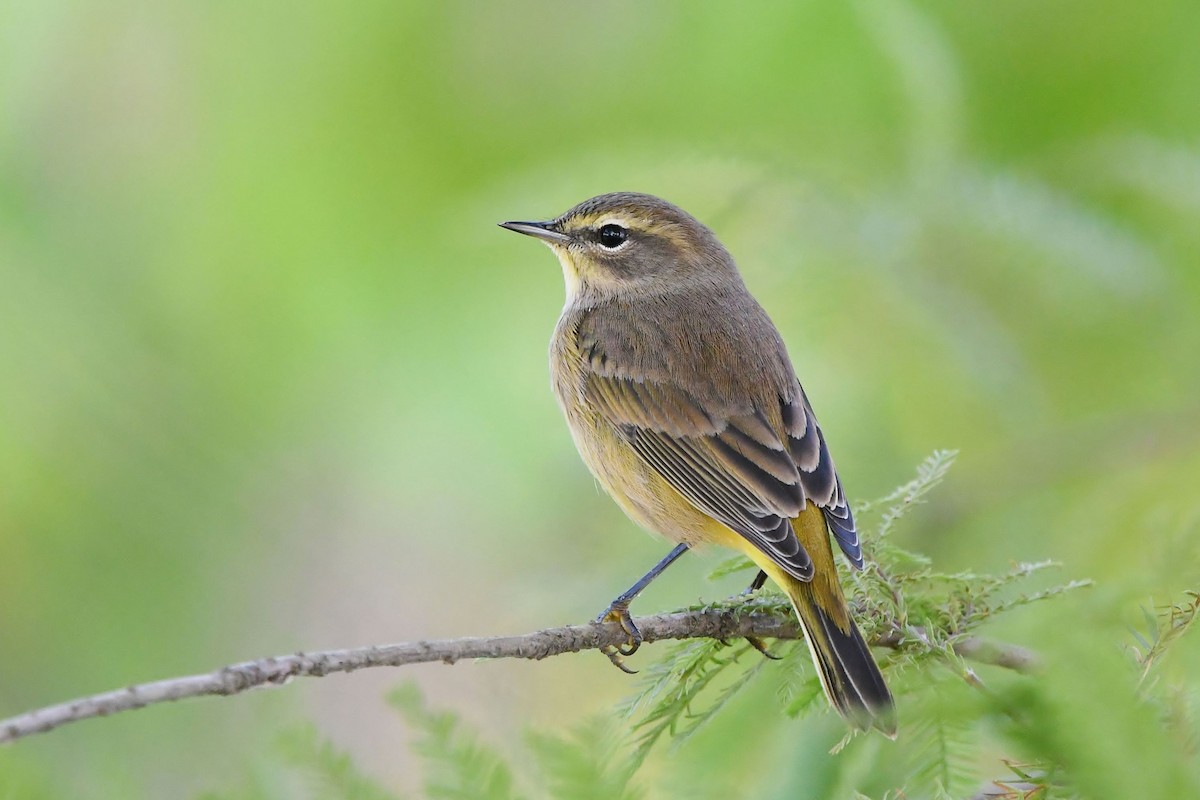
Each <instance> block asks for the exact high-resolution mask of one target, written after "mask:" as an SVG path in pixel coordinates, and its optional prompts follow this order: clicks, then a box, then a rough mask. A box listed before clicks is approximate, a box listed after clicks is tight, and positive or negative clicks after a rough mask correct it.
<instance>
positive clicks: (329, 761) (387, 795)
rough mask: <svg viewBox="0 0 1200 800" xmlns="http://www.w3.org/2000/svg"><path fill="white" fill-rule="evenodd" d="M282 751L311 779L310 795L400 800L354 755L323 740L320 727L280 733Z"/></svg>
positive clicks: (333, 798) (347, 799) (346, 799)
mask: <svg viewBox="0 0 1200 800" xmlns="http://www.w3.org/2000/svg"><path fill="white" fill-rule="evenodd" d="M279 751H280V753H281V755H282V756H283V759H284V761H285V762H286V763H287V764H290V765H292V766H294V767H295V768H296V769H297V770H299V771H300V773H301V774H302V775H303V776H304V777H305V778H306V779H307V781H306V782H308V783H309V784H310V786H309V793H308V796H309V797H314V798H316V797H320V798H329V799H330V800H399V796H398V795H395V794H392V793H391V792H388V791H387V790H385V789H384V788H383V787H381V786H379V785H378V784H376V783H375V782H374V781H372V780H371V779H370V778H368V777H366V776H365V775H363V774H362V773H360V772H359V771H358V768H357V767H356V766H355V765H354V762H353V761H351V759H350V756H349V755H348V754H346V753H344V752H342V751H340V750H338V749H337V748H335V747H334V746H333V745H332V744H331V743H330V742H327V741H325V740H323V739H322V738H321V737H320V735H319V734H318V733H317V730H316V728H314V727H312V726H311V725H305V726H302V727H298V728H293V729H291V730H288V731H285V732H284V733H283V734H282V735H281V736H280V737H279Z"/></svg>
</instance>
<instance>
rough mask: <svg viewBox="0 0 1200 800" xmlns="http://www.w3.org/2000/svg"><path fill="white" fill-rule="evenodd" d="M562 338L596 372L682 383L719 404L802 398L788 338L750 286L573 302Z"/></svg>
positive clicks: (562, 323) (732, 405)
mask: <svg viewBox="0 0 1200 800" xmlns="http://www.w3.org/2000/svg"><path fill="white" fill-rule="evenodd" d="M556 339H557V340H558V341H559V347H560V348H561V349H562V350H563V351H564V352H566V351H569V352H570V353H572V354H573V355H574V357H575V358H576V359H577V360H578V361H579V362H580V367H581V369H583V370H584V371H586V372H587V373H589V374H593V375H596V376H598V377H603V378H616V379H623V380H631V381H634V382H637V383H649V384H653V385H658V386H662V387H668V388H676V389H679V390H682V391H686V392H689V393H691V394H693V395H695V396H697V397H699V398H703V400H704V401H705V403H706V404H709V405H712V406H714V408H712V410H713V411H718V412H719V411H723V410H729V411H731V412H732V411H736V410H738V409H745V408H746V407H748V406H750V405H760V404H763V403H766V404H769V405H773V404H775V403H778V402H780V401H781V400H782V401H785V402H786V401H789V400H792V399H794V398H797V397H798V396H799V394H800V388H799V383H798V381H797V379H796V375H795V372H794V371H793V369H792V365H791V361H790V360H789V358H788V354H787V348H786V346H785V345H784V343H783V339H782V337H781V336H780V335H779V332H778V331H777V330H776V328H775V326H774V325H773V324H772V323H771V320H770V318H769V317H768V316H767V314H766V312H765V311H763V309H762V307H761V306H759V305H758V303H757V302H755V300H754V299H753V298H752V297H751V296H750V295H749V294H747V293H746V292H744V291H742V292H712V293H700V294H671V293H667V294H659V295H651V296H640V297H630V298H623V299H622V300H620V301H613V302H610V303H606V304H603V305H595V306H591V307H588V308H581V309H568V311H567V312H565V313H564V315H563V319H562V320H560V323H559V330H558V334H557V335H556Z"/></svg>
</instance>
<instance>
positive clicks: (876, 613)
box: [621, 450, 1090, 796]
mask: <svg viewBox="0 0 1200 800" xmlns="http://www.w3.org/2000/svg"><path fill="white" fill-rule="evenodd" d="M955 455H956V454H955V453H954V452H953V451H945V450H943V451H937V452H935V453H933V454H932V455H931V456H930V457H929V458H928V459H926V461H925V462H924V463H923V464H921V465H920V467H918V469H917V474H916V476H915V477H914V478H913V479H912V480H911V481H909V482H908V483H906V484H904V485H903V486H901V487H899V488H898V489H896V490H895V491H893V492H891V493H890V494H888V495H887V496H885V497H883V498H880V499H879V500H875V501H872V502H869V503H865V504H863V505H861V506H859V507H858V508H857V509H856V514H857V517H858V519H859V520H860V529H861V530H863V532H864V533H863V539H864V542H865V550H866V551H867V552H868V553H870V555H871V557H872V559H873V560H872V561H871V562H869V564H868V567H867V569H865V570H864V571H862V572H850V571H847V572H848V574H847V575H846V576H845V581H846V583H847V586H846V589H847V594H848V595H849V596H850V597H853V598H855V599H854V604H855V606H856V607H855V616H856V618H857V619H858V621H859V626H860V628H861V629H862V631H863V634H864V636H866V637H867V638H868V639H869V640H875V641H886V642H889V643H890V644H891V645H892V650H891V652H890V654H889V655H888V656H887V657H885V658H884V659H883V660H882V662H881V667H882V669H883V670H884V671H885V673H887V674H889V675H891V674H895V675H899V674H900V673H903V672H904V671H905V670H908V669H911V668H913V667H915V666H919V665H923V664H926V663H940V664H941V665H943V666H945V667H949V669H950V673H951V674H952V675H956V676H959V677H961V678H963V679H965V682H966V684H967V685H971V684H978V677H977V675H976V674H975V671H974V669H973V668H972V667H971V666H970V665H968V663H967V662H966V661H965V660H964V659H963V658H962V657H961V656H960V655H959V654H958V653H957V652H956V651H955V645H956V644H957V643H959V642H961V641H962V640H963V639H964V638H965V637H967V636H969V635H971V634H973V632H974V631H975V630H976V629H977V628H978V627H979V626H980V625H982V624H983V623H984V622H986V621H987V620H989V619H991V618H994V617H995V616H997V615H999V614H1002V613H1005V612H1008V611H1011V610H1012V609H1014V608H1017V607H1020V606H1023V605H1027V604H1030V603H1035V602H1039V601H1042V600H1047V599H1050V598H1052V597H1056V596H1058V595H1060V594H1063V593H1065V592H1069V591H1072V590H1074V589H1078V588H1081V587H1083V586H1087V585H1089V584H1090V582H1089V581H1068V582H1065V583H1062V584H1058V585H1054V586H1051V587H1049V588H1044V589H1040V590H1037V591H1030V592H1019V591H1016V588H1017V587H1018V586H1019V585H1020V584H1022V583H1024V582H1026V581H1028V580H1029V579H1030V578H1032V577H1033V576H1035V575H1037V574H1038V573H1040V572H1042V571H1044V570H1047V569H1049V568H1051V567H1055V566H1057V565H1056V564H1054V563H1053V562H1048V561H1044V562H1038V563H1032V564H1019V565H1016V566H1014V567H1013V568H1012V569H1011V570H1009V571H1007V572H1004V573H1000V574H997V575H984V574H979V573H975V572H958V573H945V572H940V571H938V570H936V569H935V568H934V567H933V565H932V563H931V562H930V560H929V559H928V558H926V557H924V556H922V555H920V554H918V553H914V552H911V551H909V550H906V549H904V548H902V547H900V546H899V545H898V544H896V543H895V541H893V539H892V538H891V534H892V533H893V532H894V531H895V529H896V526H897V524H898V523H899V522H900V520H901V519H903V517H904V516H905V514H907V513H908V512H909V511H910V510H912V509H913V508H914V507H915V506H916V505H918V504H919V503H921V502H922V501H923V500H924V498H925V497H926V496H927V495H928V494H929V493H930V492H931V491H932V490H933V489H934V488H935V487H936V486H937V485H938V484H939V483H940V482H941V481H942V480H943V479H944V478H945V477H946V474H947V473H948V472H949V470H950V468H951V466H952V465H953V463H954V458H955ZM873 516H874V517H875V518H876V522H875V524H874V526H868V525H864V524H862V522H864V521H869V520H870V519H871V518H872V517H873ZM753 568H754V565H753V562H751V561H750V560H749V559H745V558H741V557H739V558H734V559H729V560H727V561H725V562H723V563H721V564H720V565H718V567H717V568H716V569H715V570H714V571H713V572H712V573H711V574H712V576H713V577H722V576H725V575H729V574H732V573H736V572H739V571H741V570H750V569H753ZM709 607H710V608H721V609H734V610H737V611H739V612H745V613H751V612H754V613H777V614H790V613H792V611H791V606H790V603H789V602H788V600H787V598H786V597H784V596H783V595H782V594H781V593H779V592H777V591H774V590H771V589H766V588H764V589H763V590H760V591H759V592H756V593H754V594H753V595H748V596H741V597H735V598H733V599H731V600H728V601H725V602H722V603H715V604H713V605H711V606H709ZM775 649H777V650H778V651H779V654H780V655H781V656H782V657H783V661H784V664H783V665H781V669H769V668H768V667H769V666H770V665H772V662H767V661H764V660H763V659H762V658H761V657H760V656H759V655H758V654H757V653H754V652H752V651H751V648H750V647H749V646H747V645H744V644H743V645H734V646H728V645H726V644H724V643H721V642H713V641H689V642H684V643H681V644H678V645H674V646H672V647H671V648H670V649H669V650H668V651H667V652H666V654H665V656H664V657H663V659H662V660H661V661H659V662H658V663H657V664H655V665H653V666H651V667H649V668H648V669H646V670H645V671H644V676H643V682H642V686H641V688H640V690H639V691H638V692H637V694H635V695H634V696H633V697H631V698H630V699H629V700H627V701H626V702H625V703H624V704H623V706H622V707H621V710H622V711H623V712H624V713H625V714H626V715H627V716H629V718H630V719H631V721H632V727H633V730H634V732H635V737H634V741H633V747H634V754H635V760H636V761H637V762H638V763H640V762H641V761H642V760H644V759H645V758H646V757H647V755H648V754H649V752H650V750H651V748H653V746H654V745H655V744H656V743H657V742H658V741H660V740H661V739H662V738H663V737H664V736H666V737H672V738H673V739H674V740H675V742H676V743H677V744H678V743H679V742H682V741H686V740H687V739H688V738H689V737H690V736H691V735H692V734H694V733H695V732H696V731H697V730H699V729H700V728H701V727H702V726H703V725H704V724H705V723H707V722H709V721H710V720H711V719H712V718H713V717H714V715H715V714H716V713H717V712H718V711H719V710H720V709H721V708H722V707H723V706H725V704H726V703H728V702H729V701H730V700H731V699H732V698H733V697H734V695H735V694H736V693H737V692H739V691H740V690H741V689H743V688H745V687H746V686H748V685H749V684H750V683H751V682H753V681H754V680H756V679H759V678H760V677H761V676H762V675H764V674H775V675H778V674H779V673H780V672H781V671H783V672H785V673H786V677H785V678H784V679H783V680H782V682H781V683H782V686H781V689H780V692H781V695H782V697H783V700H784V703H783V708H784V712H785V713H786V714H788V715H789V716H800V715H803V714H806V713H809V712H812V711H815V710H825V709H827V707H828V704H827V703H826V702H825V700H824V695H823V693H822V690H821V685H820V682H819V681H818V679H817V677H816V675H815V672H814V671H813V670H812V668H811V666H810V664H809V660H808V659H809V656H808V652H807V649H806V648H805V647H804V646H803V645H797V643H788V644H787V645H786V646H779V645H776V648H775ZM748 652H749V653H750V655H751V658H752V660H751V659H747V658H745V656H746V655H747V653H748ZM714 685H716V686H718V687H719V688H716V689H712V688H710V687H713V686H714ZM898 685H903V684H902V683H900V684H898ZM914 727H915V729H916V731H917V733H916V734H913V735H911V736H910V741H911V742H912V743H913V744H912V747H913V749H914V751H916V752H919V753H920V754H921V759H922V763H923V764H924V765H925V766H924V767H923V768H922V769H921V770H917V771H916V772H915V773H914V778H913V781H914V783H915V784H919V785H920V786H921V787H922V788H923V790H924V792H925V794H926V795H927V796H929V795H931V793H933V792H936V791H939V790H940V791H950V792H953V791H957V790H959V789H961V788H963V787H964V785H965V784H967V783H969V782H970V780H972V779H973V778H974V776H973V773H971V771H970V770H969V769H968V768H967V765H968V764H969V763H970V762H971V761H972V759H973V755H974V753H973V750H972V749H971V748H972V737H971V736H970V734H969V725H967V724H966V723H956V722H954V721H952V720H949V719H948V718H947V717H945V716H939V717H932V716H931V717H930V718H928V719H925V720H918V721H916V725H915V726H914ZM854 736H855V734H848V735H847V738H846V739H844V740H843V741H842V743H841V744H839V745H838V747H836V748H835V750H840V749H841V748H842V747H844V746H846V745H847V744H848V743H849V742H850V741H851V740H852V738H853V737H854ZM939 787H940V789H939Z"/></svg>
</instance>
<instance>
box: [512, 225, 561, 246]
mask: <svg viewBox="0 0 1200 800" xmlns="http://www.w3.org/2000/svg"><path fill="white" fill-rule="evenodd" d="M500 227H501V228H508V229H509V230H510V231H516V232H517V233H523V234H525V235H526V236H533V237H535V238H537V239H541V240H542V241H544V242H551V243H556V244H566V243H567V242H569V241H571V237H570V236H567V235H566V234H565V233H562V232H561V231H557V230H555V229H554V223H553V222H501V223H500Z"/></svg>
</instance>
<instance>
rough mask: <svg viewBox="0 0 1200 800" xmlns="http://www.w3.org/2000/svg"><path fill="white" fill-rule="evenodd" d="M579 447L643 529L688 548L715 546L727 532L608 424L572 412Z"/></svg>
mask: <svg viewBox="0 0 1200 800" xmlns="http://www.w3.org/2000/svg"><path fill="white" fill-rule="evenodd" d="M567 422H568V424H569V426H570V428H571V435H572V437H574V439H575V446H576V447H577V448H578V450H579V454H580V456H582V457H583V461H584V463H585V464H587V466H588V469H590V470H591V471H592V474H593V475H595V476H596V480H597V481H599V482H600V485H601V486H603V487H604V490H605V491H606V492H608V494H609V495H610V496H611V497H612V498H613V500H615V501H616V502H617V505H619V506H620V507H621V509H622V510H623V511H624V512H625V513H626V514H627V515H628V516H629V518H630V519H632V520H633V521H634V522H636V523H637V524H638V525H641V526H642V527H643V528H646V529H647V530H649V531H652V532H654V533H657V534H660V535H662V536H664V537H665V538H667V539H669V540H670V541H673V542H678V543H681V544H686V545H688V546H689V547H694V546H696V545H700V544H704V543H706V542H711V541H713V539H714V536H713V528H714V527H723V526H720V525H719V524H716V523H715V522H714V520H713V519H712V518H711V517H709V516H708V515H707V514H705V513H704V512H702V511H700V510H699V509H698V508H696V507H695V506H693V505H692V504H691V503H690V502H689V501H688V500H687V498H685V497H684V496H683V495H681V494H680V493H679V492H677V491H676V490H675V489H674V488H673V487H672V486H671V485H670V484H669V483H667V482H666V480H664V479H663V478H662V477H661V476H660V475H659V474H658V473H657V472H656V471H655V470H654V469H652V468H651V467H650V466H649V465H647V464H646V463H645V462H644V461H642V460H641V458H639V457H638V455H637V453H635V452H634V451H633V449H632V448H631V447H630V446H629V445H628V444H627V443H626V442H625V441H624V440H622V439H621V438H620V436H619V435H618V434H617V433H616V431H614V430H613V429H612V428H610V427H609V426H608V425H607V424H606V423H604V422H603V421H599V420H587V419H583V418H580V417H579V416H577V415H575V414H572V413H571V412H570V411H568V412H567Z"/></svg>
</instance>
